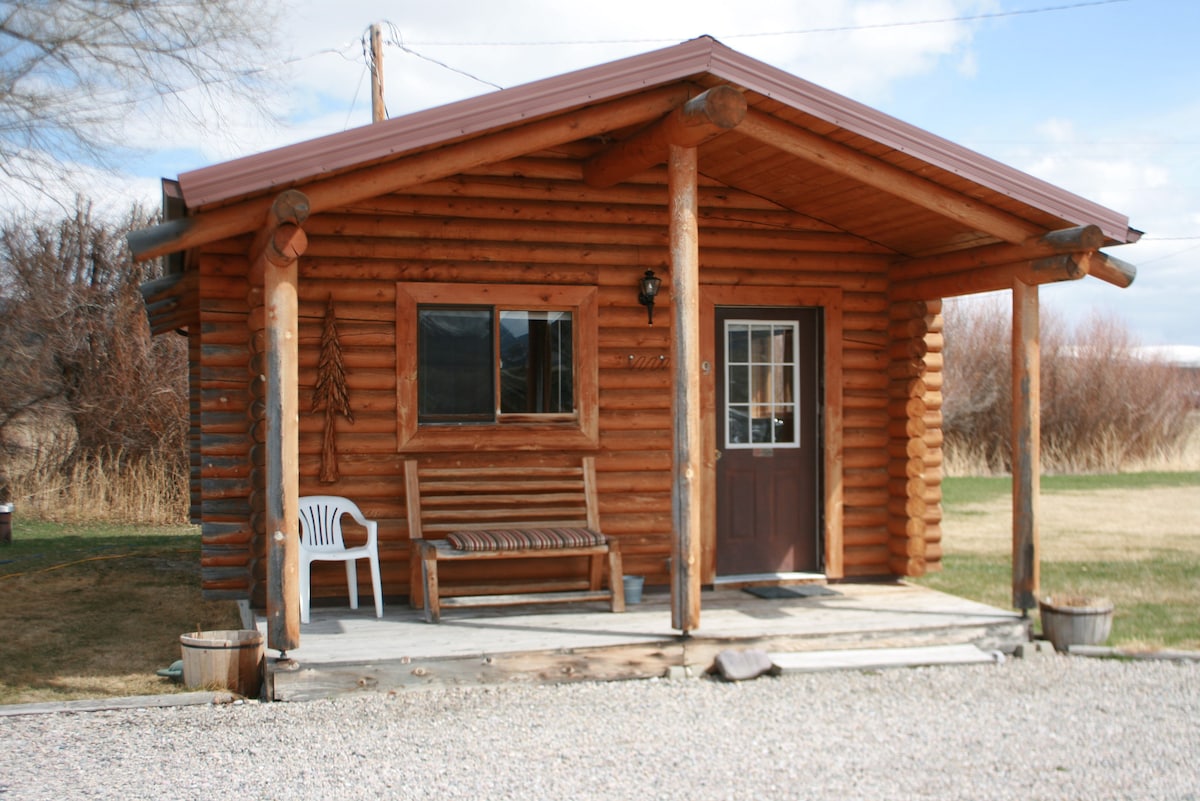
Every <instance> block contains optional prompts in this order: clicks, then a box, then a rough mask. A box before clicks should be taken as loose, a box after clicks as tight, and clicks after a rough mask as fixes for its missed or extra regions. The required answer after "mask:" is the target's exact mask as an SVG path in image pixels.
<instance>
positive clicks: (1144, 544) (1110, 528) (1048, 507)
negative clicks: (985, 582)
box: [942, 487, 1200, 562]
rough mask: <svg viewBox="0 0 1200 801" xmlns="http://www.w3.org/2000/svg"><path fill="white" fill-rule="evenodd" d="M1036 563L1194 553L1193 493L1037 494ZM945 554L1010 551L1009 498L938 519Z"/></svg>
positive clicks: (1199, 495) (1198, 515)
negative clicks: (1039, 554) (1038, 544)
mask: <svg viewBox="0 0 1200 801" xmlns="http://www.w3.org/2000/svg"><path fill="white" fill-rule="evenodd" d="M1038 521H1039V523H1038V527H1039V532H1040V540H1041V548H1042V559H1044V560H1048V561H1064V562H1084V561H1108V560H1113V559H1124V560H1129V559H1139V558H1143V557H1146V556H1152V555H1161V554H1162V552H1164V551H1182V552H1185V553H1191V554H1200V491H1198V490H1197V489H1196V488H1195V487H1169V488H1162V487H1160V488H1153V489H1136V490H1133V489H1131V490H1106V491H1104V492H1069V491H1064V492H1054V493H1043V494H1042V498H1041V508H1040V513H1039V517H1038ZM942 528H943V531H944V532H945V533H944V540H943V542H944V546H945V548H946V551H947V552H948V553H973V554H998V553H1011V552H1012V499H1011V498H1008V497H1004V498H999V499H997V500H995V501H989V502H987V503H978V504H968V505H964V506H961V507H958V508H956V509H954V510H952V511H949V512H947V513H946V519H945V521H944V522H943V524H942Z"/></svg>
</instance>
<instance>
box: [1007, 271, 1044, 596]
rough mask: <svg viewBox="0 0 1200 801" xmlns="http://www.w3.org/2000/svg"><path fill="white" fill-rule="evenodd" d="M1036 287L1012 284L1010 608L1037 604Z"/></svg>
mask: <svg viewBox="0 0 1200 801" xmlns="http://www.w3.org/2000/svg"><path fill="white" fill-rule="evenodd" d="M1039 327H1040V322H1039V306H1038V288H1037V285H1036V284H1034V285H1030V284H1026V283H1024V282H1023V281H1019V280H1018V281H1014V282H1013V332H1012V474H1013V490H1012V491H1013V515H1012V525H1013V542H1012V570H1013V574H1012V598H1013V607H1014V608H1016V609H1020V610H1022V611H1028V610H1030V609H1033V608H1034V607H1036V606H1037V595H1038V591H1039V589H1040V587H1039V584H1040V573H1041V566H1040V553H1039V543H1038V504H1039V500H1040V497H1039V495H1040V476H1041V467H1042V465H1041V408H1040V406H1041V380H1040V371H1041V345H1040V341H1039V340H1040V335H1039Z"/></svg>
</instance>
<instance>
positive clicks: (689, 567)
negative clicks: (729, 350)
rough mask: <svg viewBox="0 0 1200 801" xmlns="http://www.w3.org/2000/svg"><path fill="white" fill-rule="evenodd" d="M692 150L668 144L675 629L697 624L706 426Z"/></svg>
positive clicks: (673, 625) (695, 162)
mask: <svg viewBox="0 0 1200 801" xmlns="http://www.w3.org/2000/svg"><path fill="white" fill-rule="evenodd" d="M697 176H698V171H697V157H696V149H695V148H694V147H680V146H678V145H671V146H670V147H669V148H668V157H667V186H668V193H669V195H670V197H669V211H670V240H671V367H672V370H673V372H674V376H673V379H672V386H673V387H674V395H673V397H672V413H673V418H674V424H673V432H674V444H675V454H674V459H673V460H672V472H673V476H672V482H671V522H672V528H673V529H674V532H673V533H674V537H673V538H672V542H671V626H672V627H673V628H676V629H679V630H680V631H682V632H683V633H684V634H687V633H688V632H689V631H692V630H694V629H696V628H697V627H698V626H699V625H700V537H701V526H700V522H701V518H700V515H701V511H702V505H701V499H700V495H699V491H700V482H701V459H700V454H701V448H702V446H703V442H702V441H701V440H702V438H701V425H700V315H699V309H700V233H699V223H698V222H697V217H698V213H699V211H698V208H699V204H698V200H697V191H696V183H697Z"/></svg>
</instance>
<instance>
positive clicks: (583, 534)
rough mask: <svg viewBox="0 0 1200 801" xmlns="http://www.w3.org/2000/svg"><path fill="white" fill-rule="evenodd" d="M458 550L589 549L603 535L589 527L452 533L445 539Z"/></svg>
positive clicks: (600, 542)
mask: <svg viewBox="0 0 1200 801" xmlns="http://www.w3.org/2000/svg"><path fill="white" fill-rule="evenodd" d="M446 540H447V541H448V542H449V543H450V545H451V546H452V547H453V548H454V549H455V550H459V551H519V550H522V549H526V548H534V549H538V550H549V549H554V548H589V547H592V546H595V545H603V544H604V542H605V539H604V535H603V534H601V533H599V532H598V531H592V530H591V529H590V528H519V529H488V530H485V531H454V532H451V534H450V535H449V536H448V537H446Z"/></svg>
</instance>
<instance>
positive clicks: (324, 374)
mask: <svg viewBox="0 0 1200 801" xmlns="http://www.w3.org/2000/svg"><path fill="white" fill-rule="evenodd" d="M322 410H324V412H325V426H324V433H323V436H322V438H321V473H320V477H319V478H320V481H321V483H322V484H332V483H334V482H335V481H337V480H338V465H337V442H336V431H335V427H334V416H335V415H339V414H340V415H342V416H343V417H345V418H346V419H347V420H349V421H350V422H351V423H353V422H354V413H353V412H351V411H350V397H349V395H348V394H347V392H346V370H345V367H344V366H343V364H342V345H341V342H340V341H339V340H338V332H337V314H336V312H335V311H334V308H333V295H330V296H329V302H328V303H327V304H326V305H325V319H324V322H323V324H322V326H321V355H320V356H319V357H318V358H317V382H316V384H315V385H314V386H313V394H312V411H314V412H317V411H322Z"/></svg>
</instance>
